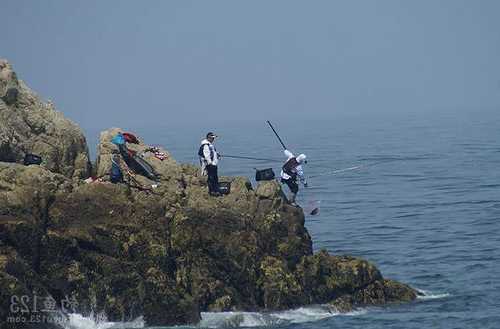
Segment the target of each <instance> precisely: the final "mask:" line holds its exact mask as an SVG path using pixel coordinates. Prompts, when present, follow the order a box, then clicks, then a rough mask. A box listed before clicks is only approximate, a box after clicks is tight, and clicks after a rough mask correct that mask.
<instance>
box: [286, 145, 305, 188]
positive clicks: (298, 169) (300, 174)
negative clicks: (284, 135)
mask: <svg viewBox="0 0 500 329" xmlns="http://www.w3.org/2000/svg"><path fill="white" fill-rule="evenodd" d="M284 153H285V156H286V157H287V161H288V160H290V159H291V158H295V155H293V153H292V152H290V151H288V150H285V151H284ZM294 171H296V172H297V176H298V177H299V179H300V182H301V183H302V184H306V178H305V176H304V169H303V168H302V165H298V166H297V167H295V170H294ZM281 178H283V179H290V178H292V177H291V176H290V175H288V174H287V173H286V172H284V171H283V169H282V170H281Z"/></svg>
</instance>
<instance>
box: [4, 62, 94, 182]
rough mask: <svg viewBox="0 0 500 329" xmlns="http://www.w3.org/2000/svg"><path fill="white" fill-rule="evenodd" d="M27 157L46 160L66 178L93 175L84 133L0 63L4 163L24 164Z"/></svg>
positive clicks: (46, 165) (7, 66)
mask: <svg viewBox="0 0 500 329" xmlns="http://www.w3.org/2000/svg"><path fill="white" fill-rule="evenodd" d="M26 154H36V155H39V156H41V157H42V161H43V162H42V166H43V167H45V168H47V169H49V170H50V171H53V172H57V173H60V174H63V175H65V176H66V177H70V178H75V179H80V178H86V177H87V176H88V174H89V169H90V162H89V155H88V149H87V143H86V141H85V137H84V135H83V133H82V131H81V129H80V128H79V127H78V126H77V125H75V124H74V123H72V122H71V121H69V120H68V119H66V118H64V116H63V115H62V114H61V113H60V112H57V111H56V110H55V108H54V105H53V104H52V103H51V102H44V101H42V100H41V99H40V98H39V97H38V96H37V95H36V94H35V93H34V92H33V91H32V90H31V89H29V88H28V87H27V86H26V85H25V84H24V82H23V81H21V80H19V79H18V78H17V75H16V73H15V72H14V71H13V70H12V67H11V65H10V64H9V63H8V62H7V61H6V60H3V59H0V161H4V162H22V160H23V158H24V156H25V155H26Z"/></svg>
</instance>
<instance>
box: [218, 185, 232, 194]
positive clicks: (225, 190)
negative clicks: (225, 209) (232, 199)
mask: <svg viewBox="0 0 500 329" xmlns="http://www.w3.org/2000/svg"><path fill="white" fill-rule="evenodd" d="M219 192H220V194H229V193H230V192H231V182H220V183H219Z"/></svg>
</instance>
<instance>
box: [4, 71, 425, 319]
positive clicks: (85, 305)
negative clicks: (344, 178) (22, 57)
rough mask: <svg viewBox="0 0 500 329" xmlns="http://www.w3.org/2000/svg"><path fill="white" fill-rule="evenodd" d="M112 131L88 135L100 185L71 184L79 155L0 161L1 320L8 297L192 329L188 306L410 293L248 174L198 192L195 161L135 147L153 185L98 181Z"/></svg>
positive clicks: (257, 306) (260, 305)
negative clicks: (334, 244)
mask: <svg viewBox="0 0 500 329" xmlns="http://www.w3.org/2000/svg"><path fill="white" fill-rule="evenodd" d="M2 72H3V73H2V74H4V75H5V66H4V69H3V71H2ZM2 79H3V80H2V81H10V80H6V79H4V78H2ZM9 83H11V82H9ZM0 86H2V88H4V86H3V85H0ZM4 89H5V88H4ZM0 94H1V93H0ZM20 96H21V97H24V96H23V91H21V93H20ZM2 106H4V108H1V107H2ZM5 106H7V105H5V103H3V104H1V103H0V110H1V111H4V110H5ZM2 113H3V112H2ZM53 118H54V117H53ZM56 122H61V121H56ZM54 124H55V123H54ZM57 125H58V124H56V126H57ZM0 127H1V125H0ZM56 130H57V129H56ZM0 131H1V130H0ZM119 131H121V132H123V130H122V129H119V128H112V129H110V130H107V131H105V132H103V133H102V134H101V138H100V144H99V146H98V160H97V163H96V168H95V172H96V173H97V175H98V176H101V177H102V180H100V181H96V182H93V183H89V184H87V183H84V182H83V180H76V179H75V175H76V176H82V175H83V173H84V172H85V171H82V170H83V169H82V167H79V165H78V163H79V162H78V161H76V158H77V157H78V156H76V157H75V158H73V160H71V161H69V162H65V164H66V165H67V166H68V167H65V168H66V169H64V170H59V171H58V170H52V169H53V168H52V167H51V166H50V165H47V166H28V167H26V166H23V165H20V164H14V163H5V162H0V292H1V293H0V294H1V295H0V297H1V299H0V310H1V311H0V318H2V320H3V319H4V318H7V317H9V316H11V315H12V309H11V304H12V301H11V300H10V298H11V296H17V295H25V296H28V298H33V297H34V296H39V297H43V298H48V297H50V298H53V299H54V300H55V302H56V304H57V305H60V303H61V302H62V301H64V300H67V299H70V300H74V301H76V302H77V303H75V305H72V306H73V307H74V308H75V309H74V310H75V311H76V312H79V313H83V314H85V315H88V314H90V313H91V312H93V313H94V314H97V313H99V312H104V313H105V314H106V315H107V317H108V319H109V320H110V321H126V320H130V319H133V318H135V317H137V316H141V315H142V316H144V320H145V322H146V323H147V325H150V326H154V325H180V324H188V323H197V322H198V321H199V319H200V312H201V311H230V310H245V311H254V310H283V309H289V308H294V307H298V306H302V305H308V304H328V305H329V307H331V308H332V309H335V310H337V311H341V312H347V311H349V310H351V309H352V308H354V307H356V306H360V305H383V304H386V303H395V302H396V303H397V302H407V301H411V300H413V299H415V298H416V294H417V293H416V291H415V290H414V289H412V288H411V287H409V286H407V285H404V284H401V283H398V282H395V281H391V280H388V279H385V278H384V277H383V276H382V274H381V273H380V271H379V270H378V269H377V268H376V267H375V266H374V265H373V264H371V263H370V262H367V261H365V260H362V259H359V258H354V257H349V256H334V255H329V254H328V253H327V252H326V251H321V252H318V253H316V254H313V248H312V241H311V238H310V236H309V233H308V232H307V229H306V228H305V226H304V222H305V218H304V213H303V211H302V209H301V208H298V207H294V206H291V205H288V204H287V202H286V201H285V198H284V197H283V192H282V190H281V186H280V184H279V183H278V182H276V181H268V182H262V183H260V184H259V185H258V186H256V188H255V189H254V188H253V187H252V185H251V183H250V181H249V180H248V179H247V178H244V177H222V178H221V180H222V181H228V182H231V193H230V194H229V195H226V196H223V197H210V196H209V195H208V192H207V186H206V177H200V175H199V169H198V168H196V167H193V166H191V165H184V164H179V163H177V162H176V161H175V160H174V159H173V158H172V157H171V156H170V154H168V152H167V151H166V150H162V149H160V150H159V151H160V152H162V153H163V154H164V155H165V156H166V157H165V158H164V159H163V160H160V159H159V158H157V157H155V156H154V154H153V153H151V152H148V151H147V150H148V148H149V147H148V145H146V144H144V143H143V142H142V141H141V142H140V143H139V144H133V145H130V144H129V148H130V149H133V150H134V151H136V152H137V154H139V155H141V156H142V157H143V158H144V159H145V160H146V161H148V162H149V163H150V164H151V166H152V167H153V168H154V170H155V171H156V172H157V173H158V179H157V181H152V180H149V179H147V178H145V177H143V176H140V175H135V179H136V181H137V182H138V184H140V186H141V187H142V188H137V187H130V186H129V185H128V184H125V183H123V184H111V183H109V182H108V181H107V180H108V178H107V177H106V175H107V174H108V173H109V171H110V168H111V156H112V155H113V154H116V153H118V148H117V146H116V145H114V144H112V143H111V138H112V137H113V136H114V135H116V133H118V132H119ZM81 141H82V145H80V146H81V147H82V148H81V149H82V150H83V149H86V145H85V141H84V139H83V140H81ZM10 143H11V142H10ZM9 145H10V146H9V147H10V148H11V149H12V150H15V149H17V148H18V147H19V146H18V145H17V144H16V143H11V144H9ZM23 145H24V144H23ZM63 146H64V145H62V146H61V147H63ZM71 147H72V146H68V148H70V149H71ZM66 152H69V153H71V150H66ZM12 154H14V155H15V154H16V153H15V152H14V153H12ZM74 154H80V155H81V154H85V153H78V152H76V153H74ZM16 156H17V155H16ZM54 163H57V162H54ZM71 166H73V167H71ZM61 168H62V167H61ZM123 169H124V171H126V170H125V169H126V168H123ZM83 176H85V175H83ZM153 185H155V186H154V187H153ZM9 325H10V326H9ZM29 325H30V324H22V323H21V324H16V326H17V327H18V328H30V326H29ZM16 326H14V327H16ZM11 327H12V324H5V325H3V324H2V325H1V326H0V328H2V329H3V328H11ZM38 327H41V326H38ZM46 327H47V328H50V326H49V325H48V324H47V326H46Z"/></svg>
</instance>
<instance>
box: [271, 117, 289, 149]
mask: <svg viewBox="0 0 500 329" xmlns="http://www.w3.org/2000/svg"><path fill="white" fill-rule="evenodd" d="M267 124H268V125H269V127H271V129H272V130H273V132H274V134H275V135H276V137H278V140H279V141H280V143H281V146H283V149H285V150H288V149H287V148H286V146H285V143H283V141H282V140H281V137H280V135H278V133H277V132H276V129H274V127H273V125H272V124H271V122H270V121H269V120H267Z"/></svg>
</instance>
